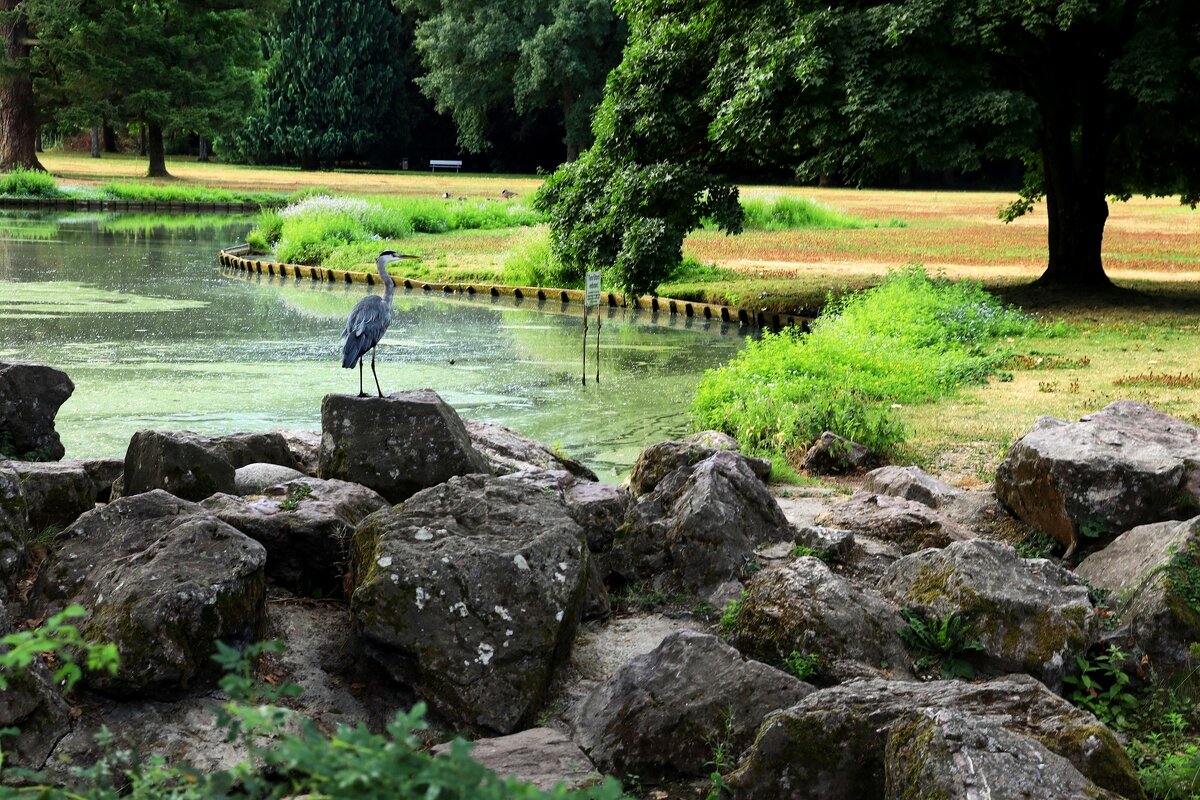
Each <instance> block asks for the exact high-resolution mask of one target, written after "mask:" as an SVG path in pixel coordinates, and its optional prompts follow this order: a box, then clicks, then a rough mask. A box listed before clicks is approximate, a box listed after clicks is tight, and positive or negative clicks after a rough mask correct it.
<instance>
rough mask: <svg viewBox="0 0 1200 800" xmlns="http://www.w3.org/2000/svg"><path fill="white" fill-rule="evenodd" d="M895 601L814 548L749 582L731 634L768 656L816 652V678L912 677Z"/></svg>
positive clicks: (749, 650)
mask: <svg viewBox="0 0 1200 800" xmlns="http://www.w3.org/2000/svg"><path fill="white" fill-rule="evenodd" d="M903 625H904V620H903V619H902V618H901V617H900V614H899V612H898V611H897V609H895V608H893V607H892V606H891V605H889V604H888V603H886V602H885V601H884V600H883V598H881V597H879V596H877V595H875V594H874V593H873V592H870V591H867V590H864V589H859V588H856V587H854V586H852V585H851V584H850V583H849V582H847V581H846V580H845V579H844V578H842V577H840V576H838V575H836V574H834V572H833V571H832V570H830V569H829V567H827V566H826V565H825V564H824V563H822V562H821V561H820V560H819V559H817V558H814V557H812V556H806V557H804V558H798V559H796V560H794V561H792V562H791V563H789V564H782V565H780V566H777V567H771V568H768V569H765V570H763V571H762V572H759V573H758V574H756V575H755V576H754V577H753V578H751V579H750V582H749V584H748V585H747V589H746V595H745V597H744V598H743V599H742V601H741V610H740V612H739V613H738V614H737V621H736V622H735V623H734V625H733V629H732V632H731V633H730V637H729V641H730V643H731V644H732V645H733V646H734V647H736V648H737V649H738V650H740V651H742V652H743V653H746V654H747V655H750V656H753V657H755V658H760V659H762V660H763V661H767V662H769V663H773V664H782V663H784V660H785V659H787V658H788V656H789V655H791V654H792V653H793V652H797V653H801V654H802V655H806V656H815V657H816V659H817V661H816V666H817V671H818V680H819V681H820V682H823V683H833V682H838V681H844V680H849V679H850V678H856V677H893V676H895V677H902V678H910V677H911V674H910V673H909V671H908V661H909V659H908V653H907V652H906V651H905V649H904V644H903V642H901V640H900V635H899V630H900V628H901V627H903Z"/></svg>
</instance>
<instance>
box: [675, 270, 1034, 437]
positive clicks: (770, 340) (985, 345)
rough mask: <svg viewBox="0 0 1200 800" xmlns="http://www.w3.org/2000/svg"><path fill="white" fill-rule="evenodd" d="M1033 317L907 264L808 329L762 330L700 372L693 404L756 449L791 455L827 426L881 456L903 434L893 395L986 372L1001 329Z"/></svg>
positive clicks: (907, 396) (709, 421)
mask: <svg viewBox="0 0 1200 800" xmlns="http://www.w3.org/2000/svg"><path fill="white" fill-rule="evenodd" d="M1034 325H1035V323H1034V322H1033V321H1032V320H1031V319H1030V318H1028V317H1027V316H1025V315H1024V314H1022V313H1020V312H1018V311H1016V310H1013V309H1011V308H1006V307H1004V306H1003V305H1001V304H1000V302H999V301H997V300H996V299H995V298H993V297H992V296H991V295H989V294H987V293H986V292H985V291H983V289H982V287H980V286H979V284H976V283H971V282H967V281H962V282H956V283H952V282H950V281H949V280H946V279H945V278H931V277H929V276H928V275H926V274H925V273H924V271H922V270H921V269H919V268H915V267H914V268H910V269H907V270H904V271H901V272H896V273H893V274H891V275H889V276H888V277H887V278H886V279H885V280H884V281H883V282H882V283H881V284H880V285H878V286H876V287H874V288H872V289H868V290H866V291H864V292H860V293H856V294H852V295H849V296H847V297H845V298H843V299H841V300H837V301H834V300H831V301H830V302H829V303H828V305H827V306H826V309H825V312H824V313H823V314H822V315H821V317H820V318H818V319H817V321H816V322H815V323H814V324H813V326H812V330H811V332H810V333H807V334H801V333H799V332H796V331H794V330H788V331H784V332H782V333H778V334H771V333H767V334H764V335H763V338H762V339H761V340H759V341H757V342H752V343H751V344H750V345H749V346H748V347H747V348H746V349H745V350H743V351H742V352H741V353H740V354H739V355H738V356H737V358H735V359H734V360H733V361H731V362H730V363H729V364H727V365H726V366H724V367H722V368H720V369H717V370H711V371H709V372H708V373H707V374H706V375H705V377H704V378H703V380H702V381H701V383H700V386H699V388H698V390H697V393H696V399H695V401H694V403H693V412H694V415H695V417H696V421H697V423H698V424H699V425H701V426H702V427H708V428H716V429H719V430H723V431H725V432H727V433H729V434H730V435H732V436H734V437H735V438H737V439H738V441H739V442H741V443H742V445H743V447H747V448H749V449H751V450H756V451H763V452H772V453H783V454H789V453H790V454H793V455H794V454H796V453H797V451H799V450H801V449H803V448H806V447H807V446H808V445H809V444H810V443H811V442H812V440H813V439H815V438H816V437H817V436H819V435H820V434H821V432H822V431H825V430H830V431H833V432H834V433H837V434H839V435H841V436H845V437H846V438H849V439H853V440H855V441H857V442H859V443H861V444H864V445H866V446H867V447H869V448H871V449H872V450H874V451H875V452H877V453H879V454H881V455H888V454H890V453H891V452H893V451H894V449H895V448H896V446H897V445H899V444H900V443H901V442H902V441H903V439H904V430H903V427H902V425H901V424H900V422H899V420H898V419H897V418H896V416H895V414H894V412H893V411H892V409H891V404H893V403H921V402H929V401H932V400H935V399H937V398H939V397H943V396H946V395H947V394H949V393H951V392H953V391H954V390H955V389H957V388H958V387H959V386H961V385H963V384H966V383H972V382H979V381H982V380H984V379H985V378H986V377H987V376H988V375H990V374H991V373H992V372H994V371H995V370H996V368H997V366H998V365H999V364H1000V363H1001V362H1002V361H1003V358H1004V353H1002V352H1000V351H999V349H998V347H997V342H998V340H1001V339H1002V338H1003V337H1008V336H1019V335H1022V334H1024V333H1028V332H1030V331H1031V330H1032V329H1033V327H1034Z"/></svg>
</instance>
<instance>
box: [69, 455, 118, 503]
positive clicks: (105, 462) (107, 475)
mask: <svg viewBox="0 0 1200 800" xmlns="http://www.w3.org/2000/svg"><path fill="white" fill-rule="evenodd" d="M79 463H80V464H82V465H83V469H84V471H85V472H87V474H88V477H89V478H91V479H92V485H93V486H94V487H96V502H97V503H107V502H109V501H111V500H112V499H113V497H112V489H113V484H114V483H115V482H116V481H117V480H118V479H120V478H123V477H124V476H125V460H124V459H121V458H89V459H85V460H83V461H80V462H79Z"/></svg>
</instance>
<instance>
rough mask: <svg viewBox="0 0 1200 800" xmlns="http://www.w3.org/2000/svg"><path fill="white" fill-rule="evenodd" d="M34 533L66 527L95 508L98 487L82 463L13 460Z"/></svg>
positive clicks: (30, 525)
mask: <svg viewBox="0 0 1200 800" xmlns="http://www.w3.org/2000/svg"><path fill="white" fill-rule="evenodd" d="M12 466H13V469H15V470H16V472H17V475H18V477H20V479H21V492H22V494H24V495H25V502H26V504H27V505H28V508H29V527H30V529H31V530H33V531H34V532H39V531H43V530H45V529H46V528H49V527H55V528H65V527H66V526H68V525H70V524H71V523H72V522H74V521H75V520H76V519H77V518H78V517H79V515H80V514H82V513H83V512H85V511H91V510H92V509H93V508H95V507H96V496H97V488H96V484H95V483H93V481H92V475H91V473H90V472H89V471H88V469H87V468H86V467H85V466H84V463H83V462H82V461H50V462H33V461H14V462H12Z"/></svg>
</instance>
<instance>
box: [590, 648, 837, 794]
mask: <svg viewBox="0 0 1200 800" xmlns="http://www.w3.org/2000/svg"><path fill="white" fill-rule="evenodd" d="M812 691H813V687H812V686H810V685H808V684H807V683H804V682H803V681H800V680H797V679H796V678H794V677H792V676H791V675H789V674H787V673H785V672H781V671H780V670H777V669H775V668H773V667H769V666H767V665H766V664H763V663H760V662H758V661H754V660H751V659H747V658H746V657H744V656H743V655H742V654H740V653H739V652H738V651H737V650H734V649H733V648H732V647H730V646H729V645H727V644H725V643H724V642H722V641H721V640H720V639H718V638H717V637H715V636H711V635H709V634H704V633H696V632H694V631H679V632H677V633H673V634H671V635H670V636H668V637H667V638H666V639H665V640H663V642H662V644H660V645H659V646H658V647H657V648H655V649H654V651H652V652H650V653H647V654H646V655H642V656H637V657H635V658H634V659H632V660H631V661H630V662H629V663H627V664H626V665H625V666H623V667H621V669H619V670H618V671H617V673H616V674H615V675H613V677H612V678H611V679H609V681H608V682H607V683H604V684H602V685H601V686H600V687H598V688H597V689H596V690H595V691H594V692H593V693H592V694H591V695H590V696H589V697H588V698H587V700H586V701H585V702H584V703H583V705H582V706H580V708H579V710H578V712H577V715H576V719H575V732H576V736H577V737H578V738H579V742H580V745H581V746H582V747H583V749H584V750H585V751H586V752H587V753H588V755H589V756H591V758H592V761H594V762H595V764H596V766H598V767H599V768H600V769H601V771H603V772H612V773H616V774H618V775H621V776H628V775H637V776H638V778H639V779H640V780H642V781H644V782H649V783H658V782H662V781H667V780H672V779H676V778H680V777H696V776H703V775H707V774H708V773H709V772H711V771H712V768H711V764H710V763H709V762H710V761H711V760H712V752H713V743H714V737H720V738H721V740H722V742H723V744H724V745H725V747H726V748H727V755H728V756H729V757H730V758H731V759H732V758H736V756H737V754H739V753H741V752H742V751H743V750H745V749H746V748H747V747H748V746H749V745H750V743H751V742H752V741H753V740H754V734H755V732H756V731H757V730H758V726H759V725H760V724H761V723H762V721H763V719H764V718H765V717H766V716H767V714H769V713H770V712H772V711H775V710H776V709H779V708H785V707H788V706H791V705H793V704H794V703H797V702H799V701H800V700H801V699H802V698H803V697H805V696H806V695H808V694H809V693H811V692H812Z"/></svg>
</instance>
